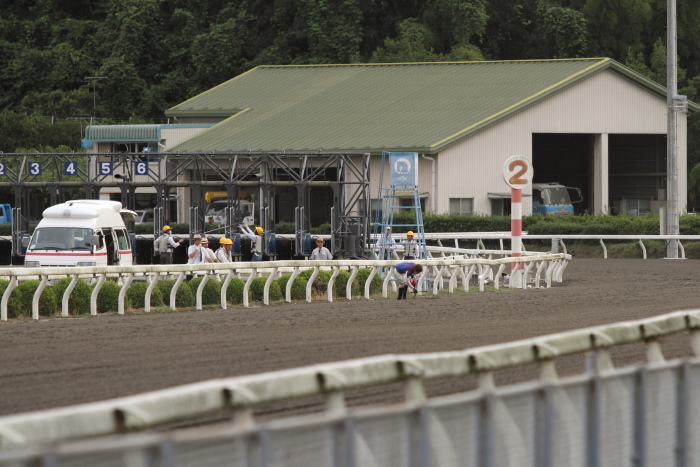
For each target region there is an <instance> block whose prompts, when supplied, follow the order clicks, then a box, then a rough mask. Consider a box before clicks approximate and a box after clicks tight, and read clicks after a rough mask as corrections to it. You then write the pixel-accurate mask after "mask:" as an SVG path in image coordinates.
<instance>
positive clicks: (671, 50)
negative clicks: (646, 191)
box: [666, 0, 680, 259]
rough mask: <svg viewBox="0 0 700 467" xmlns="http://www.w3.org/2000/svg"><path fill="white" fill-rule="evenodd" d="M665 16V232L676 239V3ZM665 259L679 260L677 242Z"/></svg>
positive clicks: (672, 242) (670, 2) (672, 0)
mask: <svg viewBox="0 0 700 467" xmlns="http://www.w3.org/2000/svg"><path fill="white" fill-rule="evenodd" d="M666 7H667V12H666V92H667V95H666V108H667V112H668V115H667V120H668V121H667V130H666V170H667V172H668V173H667V174H666V178H667V182H666V200H667V201H666V203H667V206H668V209H667V211H666V232H667V234H668V235H678V233H679V231H680V229H679V219H678V147H677V144H676V139H677V123H678V122H677V114H676V108H675V105H674V100H675V98H676V93H677V90H676V86H677V84H676V81H677V65H676V0H667V4H666ZM666 257H667V258H669V259H678V240H675V239H673V240H669V241H668V244H667V246H666Z"/></svg>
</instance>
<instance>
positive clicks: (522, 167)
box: [503, 156, 532, 190]
mask: <svg viewBox="0 0 700 467" xmlns="http://www.w3.org/2000/svg"><path fill="white" fill-rule="evenodd" d="M503 178H504V179H505V181H506V183H507V184H508V186H509V187H511V188H516V189H520V190H522V189H523V188H525V187H526V186H528V185H529V184H530V182H531V181H532V164H531V163H530V161H529V160H528V159H527V158H526V157H523V156H511V157H509V158H508V160H507V161H506V163H505V164H504V165H503Z"/></svg>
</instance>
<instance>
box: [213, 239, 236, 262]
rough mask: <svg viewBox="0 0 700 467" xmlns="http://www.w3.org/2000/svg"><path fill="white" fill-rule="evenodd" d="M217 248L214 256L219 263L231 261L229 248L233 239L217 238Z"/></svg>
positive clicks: (231, 247)
mask: <svg viewBox="0 0 700 467" xmlns="http://www.w3.org/2000/svg"><path fill="white" fill-rule="evenodd" d="M219 245H220V247H219V249H218V250H216V258H217V259H218V260H219V262H220V263H232V262H233V260H232V259H231V249H233V241H231V239H230V238H226V237H224V238H222V239H221V240H219Z"/></svg>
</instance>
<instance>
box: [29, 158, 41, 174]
mask: <svg viewBox="0 0 700 467" xmlns="http://www.w3.org/2000/svg"><path fill="white" fill-rule="evenodd" d="M29 175H36V176H39V175H41V162H38V161H33V162H30V163H29Z"/></svg>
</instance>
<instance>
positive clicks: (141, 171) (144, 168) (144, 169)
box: [134, 161, 148, 175]
mask: <svg viewBox="0 0 700 467" xmlns="http://www.w3.org/2000/svg"><path fill="white" fill-rule="evenodd" d="M134 173H135V174H136V175H148V161H136V162H134Z"/></svg>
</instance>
